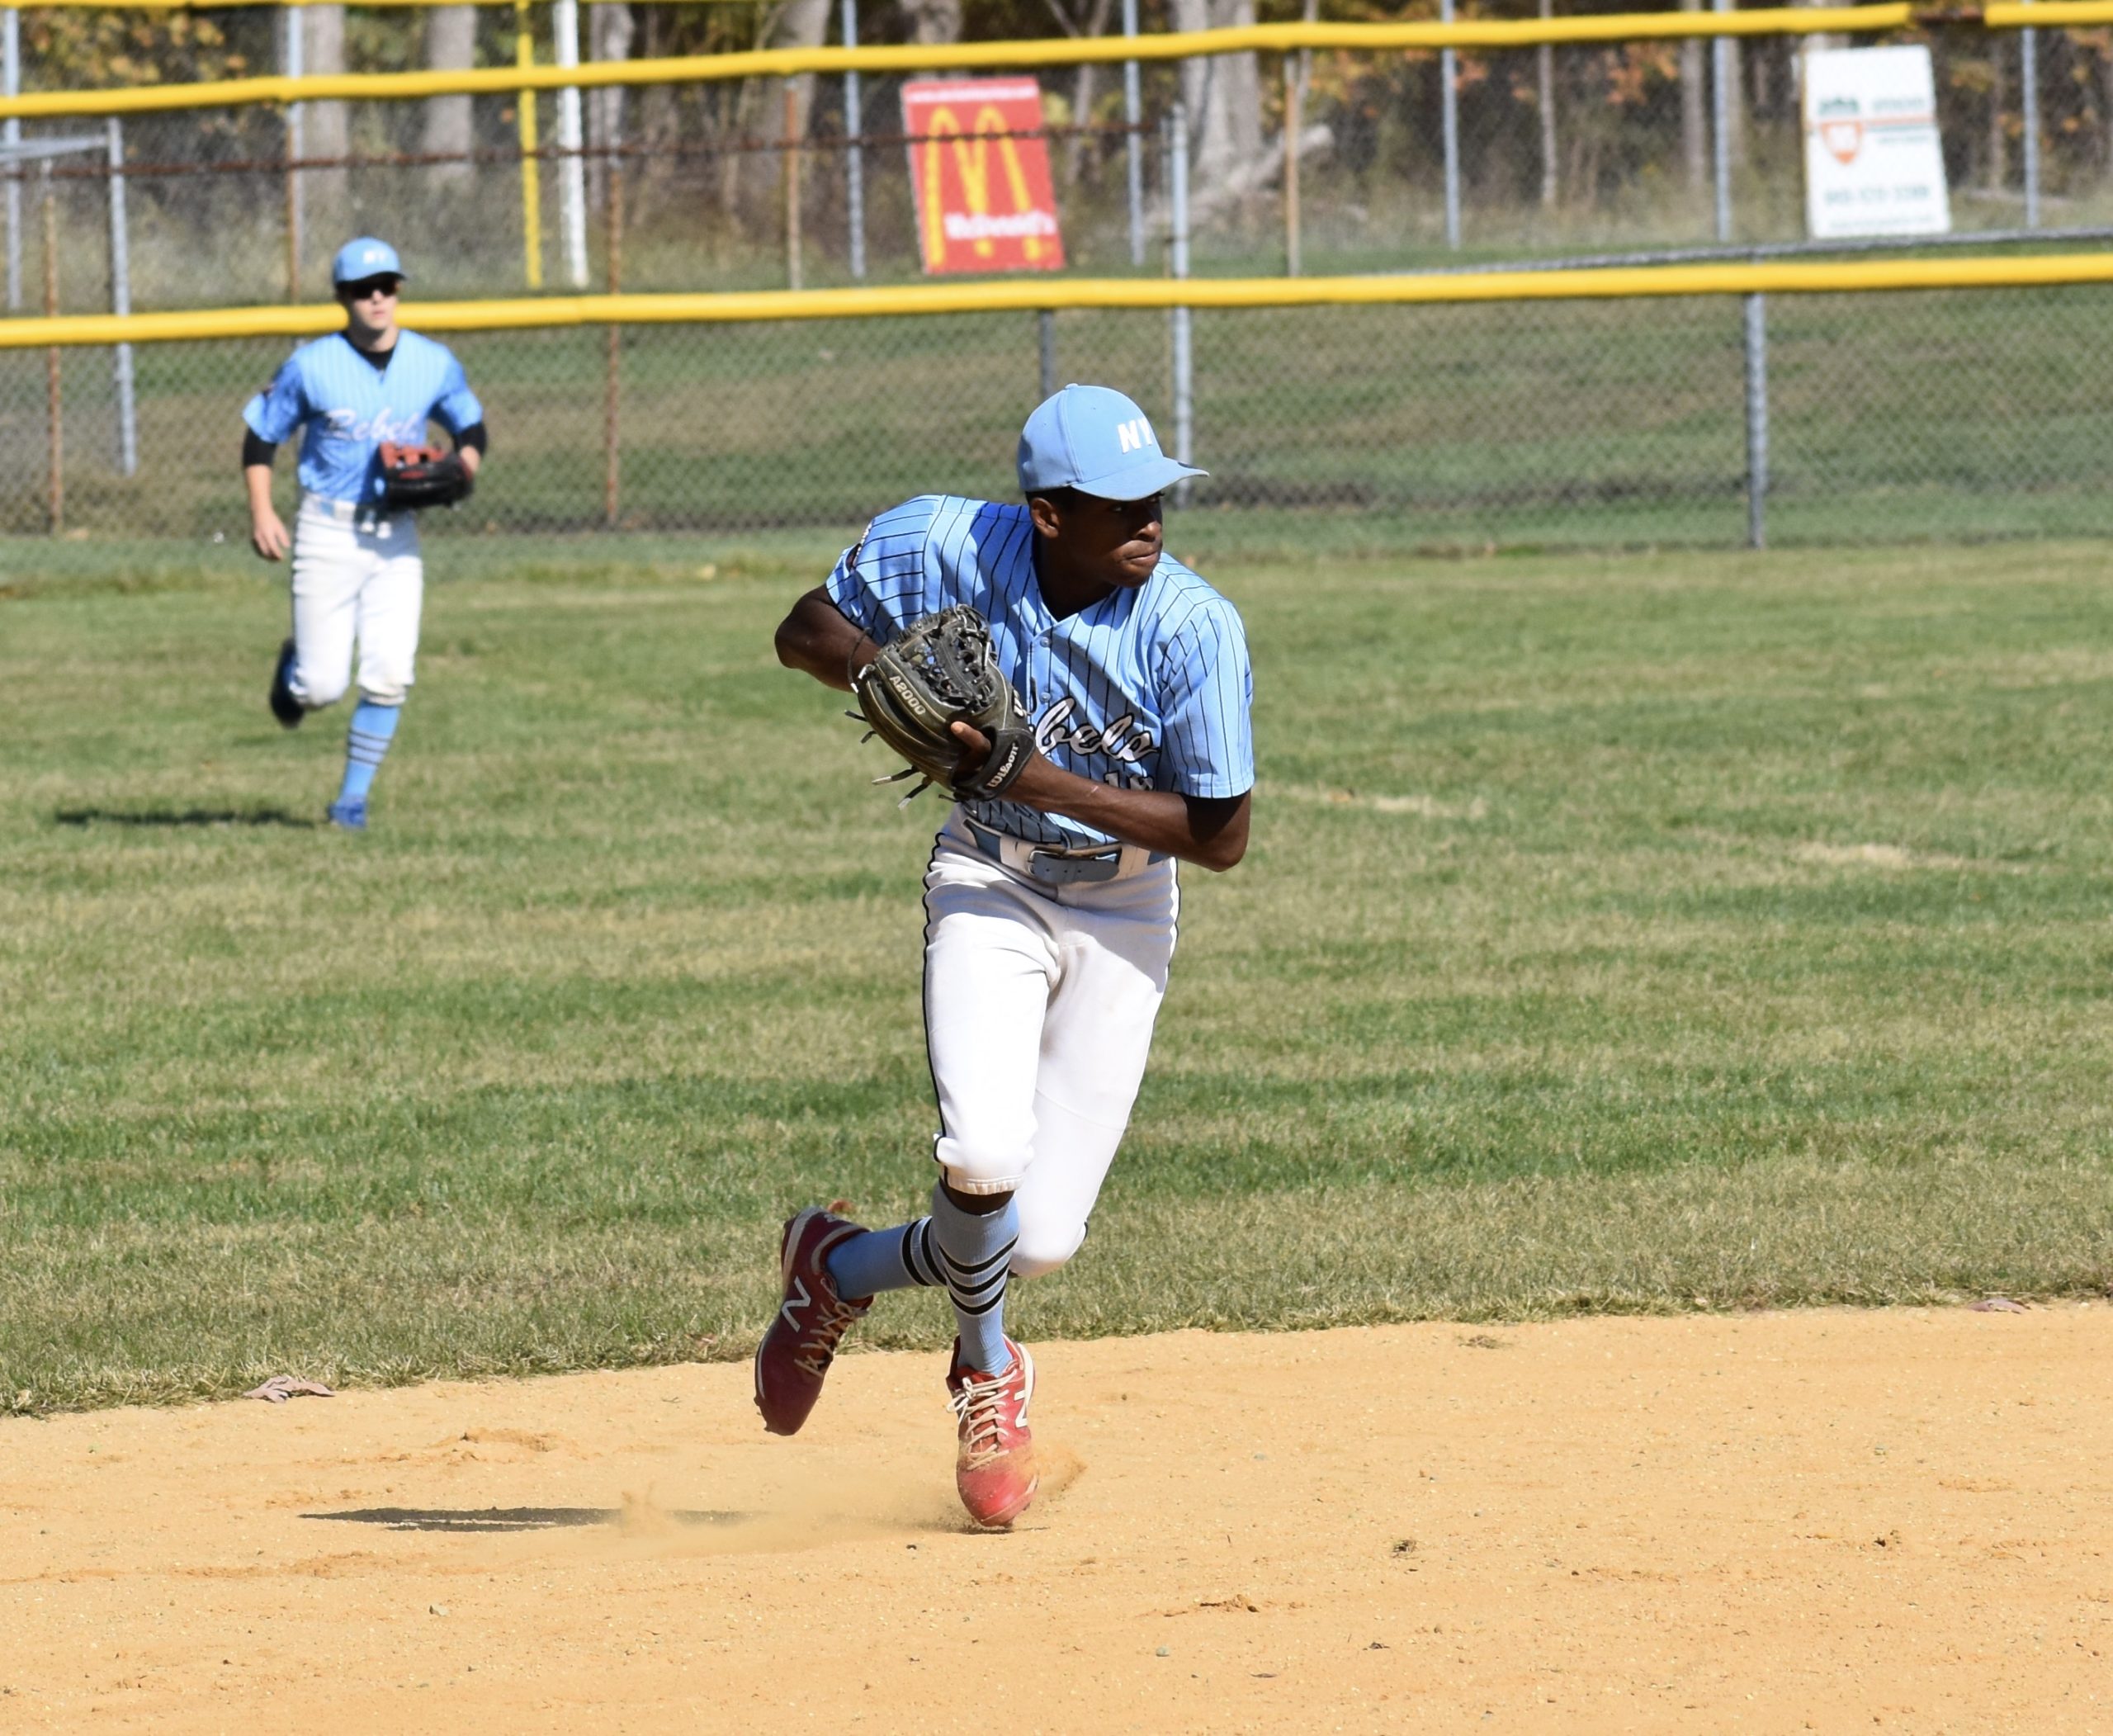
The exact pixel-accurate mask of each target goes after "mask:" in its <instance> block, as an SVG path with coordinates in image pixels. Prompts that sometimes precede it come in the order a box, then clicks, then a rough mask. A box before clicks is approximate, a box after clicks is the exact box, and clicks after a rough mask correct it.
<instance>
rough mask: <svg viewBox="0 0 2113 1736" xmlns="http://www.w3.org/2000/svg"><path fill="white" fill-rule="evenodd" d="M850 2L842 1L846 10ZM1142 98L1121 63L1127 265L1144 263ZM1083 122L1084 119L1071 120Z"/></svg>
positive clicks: (1132, 29) (1132, 12)
mask: <svg viewBox="0 0 2113 1736" xmlns="http://www.w3.org/2000/svg"><path fill="white" fill-rule="evenodd" d="M850 3H851V0H844V4H845V5H847V6H849V4H850ZM1123 35H1126V36H1134V35H1137V0H1123ZM1144 112H1145V106H1144V97H1143V95H1142V92H1141V91H1140V89H1139V88H1138V83H1137V62H1136V61H1134V60H1125V61H1124V62H1123V120H1124V121H1125V122H1127V124H1128V125H1129V128H1130V132H1129V135H1128V137H1127V138H1126V139H1124V140H1123V154H1124V156H1125V158H1127V163H1126V168H1127V173H1128V177H1129V190H1130V263H1131V264H1132V265H1142V264H1143V263H1145V140H1144V135H1142V134H1141V133H1140V132H1138V130H1137V129H1138V127H1139V126H1140V125H1142V124H1143V117H1144ZM1074 118H1083V117H1074Z"/></svg>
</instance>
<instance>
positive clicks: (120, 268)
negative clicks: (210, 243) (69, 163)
mask: <svg viewBox="0 0 2113 1736" xmlns="http://www.w3.org/2000/svg"><path fill="white" fill-rule="evenodd" d="M106 126H107V130H108V136H109V140H110V310H111V312H112V313H113V314H116V315H117V316H118V317H119V318H120V319H123V318H124V317H125V315H127V314H129V313H130V312H131V311H132V251H131V248H130V243H129V239H128V237H127V235H126V233H125V127H124V123H123V122H121V121H119V120H118V118H117V116H115V115H112V116H111V117H110V119H109V121H107V123H106ZM114 372H115V378H116V385H117V471H118V474H119V475H122V476H135V475H138V474H139V406H138V404H136V402H135V400H134V397H133V391H132V346H131V345H130V344H129V343H121V344H119V345H118V346H117V354H116V361H115V371H114Z"/></svg>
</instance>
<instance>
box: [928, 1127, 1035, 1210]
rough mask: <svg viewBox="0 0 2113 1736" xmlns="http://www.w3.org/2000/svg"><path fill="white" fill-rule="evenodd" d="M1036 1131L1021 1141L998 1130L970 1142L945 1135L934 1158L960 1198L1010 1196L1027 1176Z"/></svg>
mask: <svg viewBox="0 0 2113 1736" xmlns="http://www.w3.org/2000/svg"><path fill="white" fill-rule="evenodd" d="M1033 1140H1034V1129H1033V1128H1032V1127H1030V1128H1027V1129H1026V1130H1025V1131H1024V1132H1023V1133H1021V1134H1019V1136H1017V1137H1012V1136H1009V1135H1007V1134H1005V1133H1003V1132H1000V1131H998V1130H995V1129H994V1130H993V1131H992V1132H991V1133H983V1134H971V1135H969V1136H968V1137H966V1138H961V1137H955V1136H952V1135H948V1134H942V1135H941V1136H940V1138H939V1141H938V1144H937V1146H936V1147H934V1150H933V1155H934V1157H937V1158H938V1160H939V1168H940V1170H941V1171H942V1172H943V1174H944V1175H945V1176H946V1178H947V1185H948V1187H950V1188H952V1189H953V1190H954V1191H955V1192H956V1193H958V1194H1009V1193H1011V1192H1013V1191H1014V1190H1015V1189H1016V1188H1018V1187H1019V1185H1020V1178H1021V1177H1022V1176H1023V1175H1026V1174H1027V1166H1028V1161H1029V1160H1030V1159H1031V1158H1032V1157H1033V1155H1034V1145H1033Z"/></svg>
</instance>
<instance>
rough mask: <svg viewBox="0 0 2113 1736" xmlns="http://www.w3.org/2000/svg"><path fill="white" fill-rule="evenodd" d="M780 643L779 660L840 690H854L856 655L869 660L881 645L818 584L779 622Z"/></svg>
mask: <svg viewBox="0 0 2113 1736" xmlns="http://www.w3.org/2000/svg"><path fill="white" fill-rule="evenodd" d="M777 645H778V661H779V662H780V663H782V664H783V665H785V666H786V668H787V669H801V670H804V671H805V672H806V674H810V675H812V676H813V677H814V678H815V680H817V681H819V682H820V683H821V684H822V685H823V686H824V687H830V688H835V689H836V691H837V692H838V693H849V692H850V691H851V669H852V664H853V658H854V655H855V656H856V657H858V660H860V661H866V660H870V659H871V658H872V655H873V654H874V653H875V652H876V651H877V650H879V649H880V647H879V646H877V645H875V644H874V643H873V641H872V640H871V639H868V638H867V636H866V635H865V634H864V633H863V632H862V631H859V629H858V627H856V626H854V625H853V623H852V622H850V621H849V620H848V619H846V618H845V617H844V612H843V611H842V610H841V609H839V608H837V606H836V605H835V604H834V603H832V602H830V599H829V593H828V592H827V591H825V590H824V589H822V588H821V587H820V586H819V585H817V586H816V587H815V589H813V590H811V591H809V592H808V593H807V594H806V595H805V596H804V597H802V598H801V599H800V600H799V601H798V602H797V603H794V604H793V605H792V613H790V614H788V615H787V616H786V617H785V618H784V620H783V621H782V622H779V623H778V640H777Z"/></svg>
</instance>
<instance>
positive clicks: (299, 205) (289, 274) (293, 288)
mask: <svg viewBox="0 0 2113 1736" xmlns="http://www.w3.org/2000/svg"><path fill="white" fill-rule="evenodd" d="M304 23H305V20H304V19H303V18H302V17H301V12H300V7H294V6H282V7H280V8H279V70H280V71H281V72H282V73H285V74H286V76H287V77H288V78H300V75H301V71H302V68H303V64H304V62H305V59H306V57H305V55H304V54H302V52H301V46H302V45H301V38H302V36H303V35H304V34H305V31H304V29H303V25H304ZM301 109H302V105H301V104H300V103H298V102H290V103H288V104H287V105H286V160H287V161H288V162H289V163H291V162H292V161H294V160H295V158H299V157H302V156H305V155H306V154H307V153H306V152H305V150H304V149H302V145H301ZM304 191H305V189H304V187H303V186H302V182H301V177H300V175H299V173H296V172H295V171H294V170H292V169H289V170H287V171H286V288H287V291H288V293H289V296H292V295H294V294H295V293H297V291H298V290H299V286H300V255H301V244H302V241H303V239H304V238H303V235H302V233H301V232H302V230H303V229H305V228H306V227H307V225H306V224H305V222H304V221H303V220H302V215H303V210H304V208H305V205H306V202H307V201H305V198H304V197H303V193H304Z"/></svg>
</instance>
